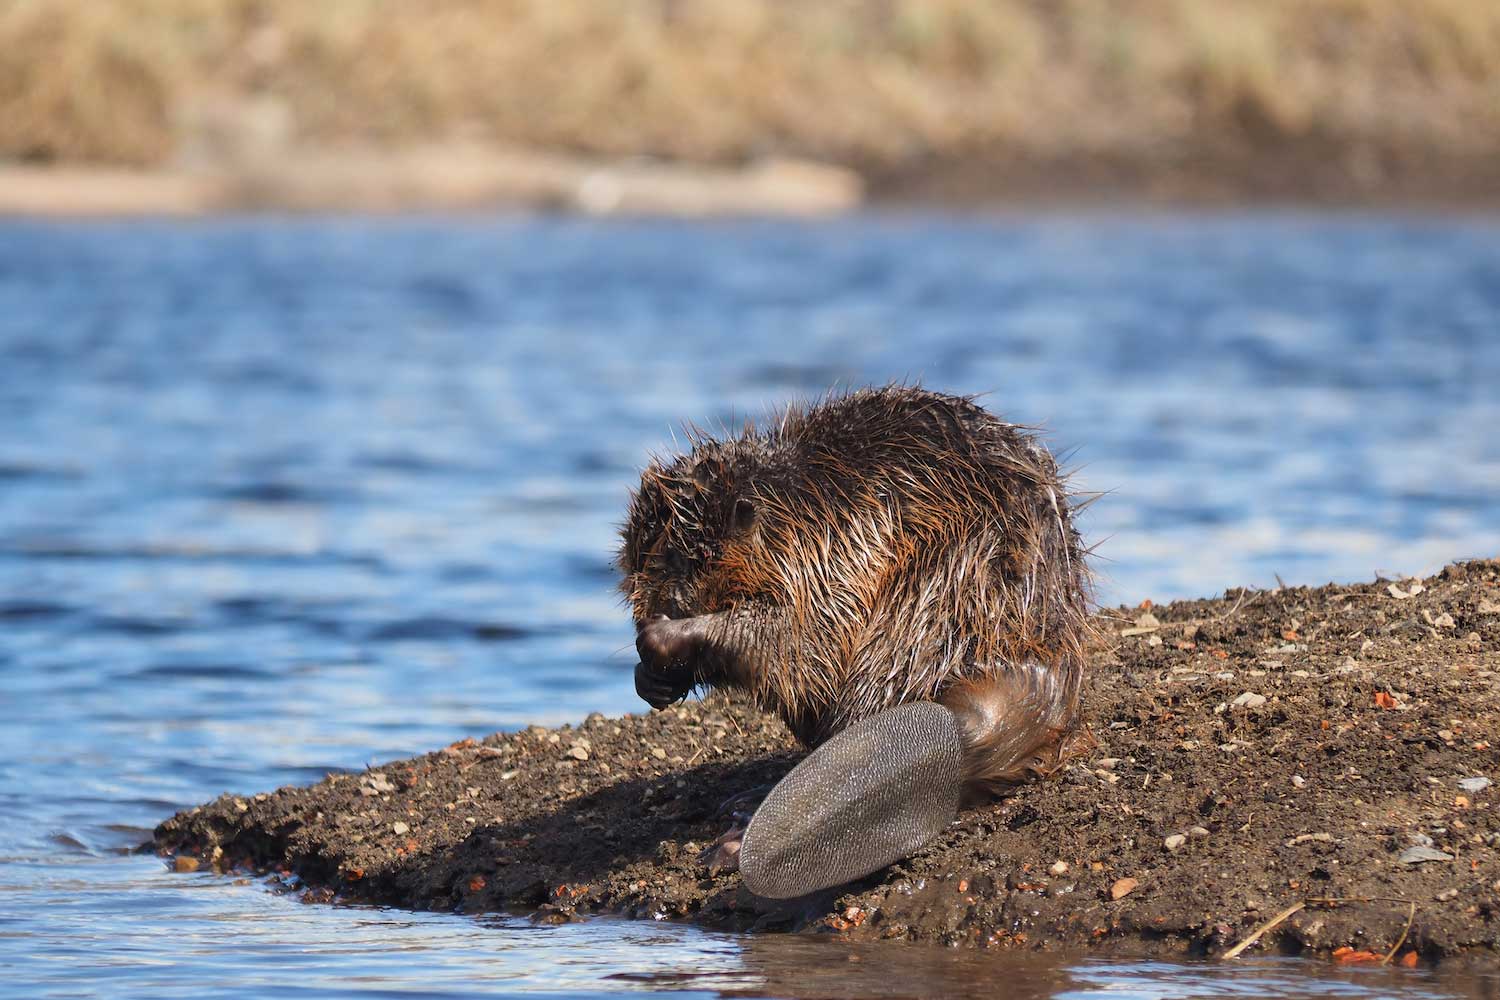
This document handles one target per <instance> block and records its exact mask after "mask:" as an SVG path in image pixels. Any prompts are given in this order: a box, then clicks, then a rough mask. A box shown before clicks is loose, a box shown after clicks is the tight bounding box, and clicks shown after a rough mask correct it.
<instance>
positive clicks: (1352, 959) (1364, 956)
mask: <svg viewBox="0 0 1500 1000" xmlns="http://www.w3.org/2000/svg"><path fill="white" fill-rule="evenodd" d="M1333 957H1334V958H1335V959H1337V960H1338V962H1339V964H1340V965H1353V964H1354V963H1356V962H1379V961H1380V960H1381V958H1382V957H1383V956H1380V955H1377V954H1375V953H1374V952H1373V951H1355V950H1354V949H1353V948H1348V947H1345V948H1340V949H1338V950H1337V951H1335V952H1334V953H1333Z"/></svg>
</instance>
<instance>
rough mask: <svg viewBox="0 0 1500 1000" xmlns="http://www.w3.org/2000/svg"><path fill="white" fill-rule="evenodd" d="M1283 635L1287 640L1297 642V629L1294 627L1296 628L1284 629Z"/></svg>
mask: <svg viewBox="0 0 1500 1000" xmlns="http://www.w3.org/2000/svg"><path fill="white" fill-rule="evenodd" d="M1281 637H1282V638H1283V639H1285V640H1286V641H1287V642H1296V641H1297V630H1296V629H1294V628H1289V629H1286V630H1285V631H1283V632H1282V633H1281Z"/></svg>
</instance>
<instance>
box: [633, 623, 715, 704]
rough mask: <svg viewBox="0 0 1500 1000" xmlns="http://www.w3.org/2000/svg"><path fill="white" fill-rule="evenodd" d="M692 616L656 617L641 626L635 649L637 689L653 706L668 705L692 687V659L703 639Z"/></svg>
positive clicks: (693, 675)
mask: <svg viewBox="0 0 1500 1000" xmlns="http://www.w3.org/2000/svg"><path fill="white" fill-rule="evenodd" d="M695 624H696V623H695V622H694V620H693V619H691V618H679V619H671V618H657V619H655V620H653V621H650V622H647V623H646V624H645V625H643V626H641V629H640V631H639V632H637V633H636V637H635V648H636V652H638V653H639V654H640V656H641V662H640V663H639V664H637V665H636V668H635V692H636V694H638V695H640V696H641V697H642V698H644V699H645V700H646V703H647V704H649V705H650V706H651V707H652V708H666V707H667V706H668V705H670V704H672V703H673V702H674V701H680V700H682V699H683V698H684V697H686V696H687V693H688V692H689V691H691V690H692V689H693V683H694V680H695V673H694V669H693V662H692V661H693V660H694V659H695V658H696V657H697V656H698V654H699V652H700V651H701V646H702V640H701V639H700V637H699V634H698V629H697V628H696V627H695Z"/></svg>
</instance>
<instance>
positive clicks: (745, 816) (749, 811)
mask: <svg viewBox="0 0 1500 1000" xmlns="http://www.w3.org/2000/svg"><path fill="white" fill-rule="evenodd" d="M775 787H776V786H775V785H774V784H770V785H756V786H755V787H754V788H747V789H745V790H744V791H743V792H737V793H735V794H734V795H731V796H730V797H729V798H727V799H725V800H724V801H723V802H720V803H719V809H718V815H720V816H729V817H732V818H733V819H734V821H735V822H736V823H739V824H740V825H741V826H743V825H744V824H746V823H748V822H749V821H750V817H751V816H753V815H754V814H755V810H756V809H758V808H760V804H761V802H762V801H764V799H765V797H766V796H767V795H770V794H771V789H773V788H775Z"/></svg>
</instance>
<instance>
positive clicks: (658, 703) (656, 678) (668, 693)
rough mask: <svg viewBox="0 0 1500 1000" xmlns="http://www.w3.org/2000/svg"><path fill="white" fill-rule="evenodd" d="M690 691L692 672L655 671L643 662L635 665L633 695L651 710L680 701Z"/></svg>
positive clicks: (691, 687)
mask: <svg viewBox="0 0 1500 1000" xmlns="http://www.w3.org/2000/svg"><path fill="white" fill-rule="evenodd" d="M692 689H693V674H692V671H685V672H684V671H680V670H665V671H664V670H657V669H655V668H653V667H650V666H648V665H647V664H646V663H645V662H644V661H642V662H640V663H637V664H636V665H635V693H636V694H638V695H640V696H641V698H643V699H644V700H645V702H646V704H648V705H650V706H651V707H652V708H666V707H667V706H668V705H670V704H672V703H673V702H676V701H681V700H682V699H683V698H686V697H687V693H688V692H689V691H691V690H692Z"/></svg>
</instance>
